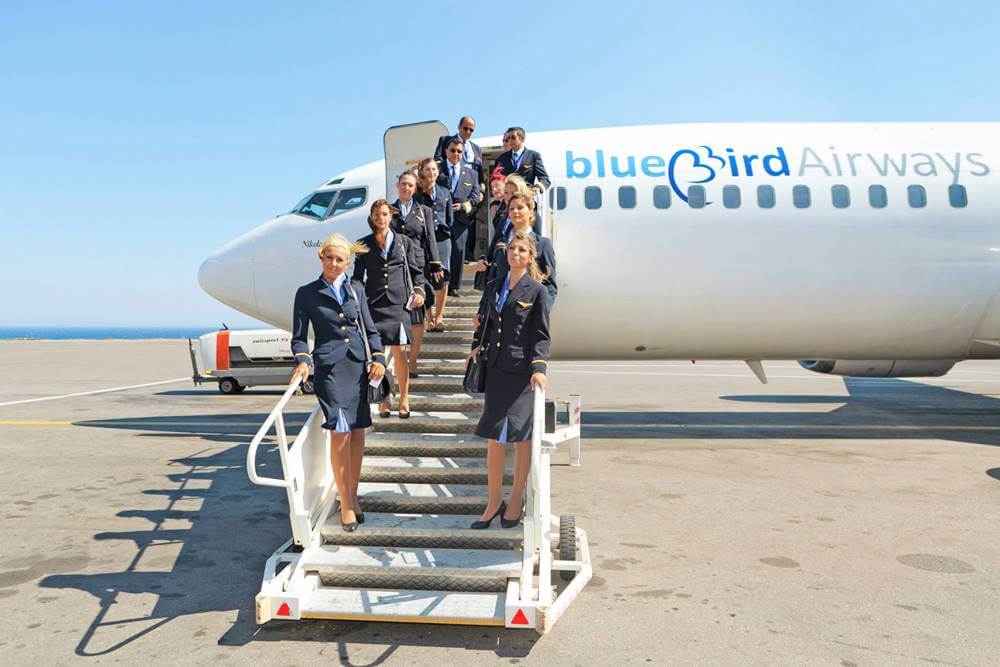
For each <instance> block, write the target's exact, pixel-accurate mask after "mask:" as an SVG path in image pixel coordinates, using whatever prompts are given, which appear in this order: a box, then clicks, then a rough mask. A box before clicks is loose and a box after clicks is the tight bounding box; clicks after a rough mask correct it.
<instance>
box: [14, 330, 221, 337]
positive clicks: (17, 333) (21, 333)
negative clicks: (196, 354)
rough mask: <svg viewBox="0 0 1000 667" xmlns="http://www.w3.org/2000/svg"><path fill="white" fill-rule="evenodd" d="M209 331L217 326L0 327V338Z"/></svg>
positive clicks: (189, 334) (188, 334)
mask: <svg viewBox="0 0 1000 667" xmlns="http://www.w3.org/2000/svg"><path fill="white" fill-rule="evenodd" d="M210 331H218V327H0V340H10V339H12V338H40V339H44V340H69V339H76V338H83V339H90V340H102V339H105V338H125V339H130V340H139V339H143V338H197V337H198V336H200V335H202V334H206V333H208V332H210Z"/></svg>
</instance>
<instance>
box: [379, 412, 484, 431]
mask: <svg viewBox="0 0 1000 667" xmlns="http://www.w3.org/2000/svg"><path fill="white" fill-rule="evenodd" d="M478 423H479V415H475V414H470V415H462V416H461V417H448V418H444V417H416V416H414V417H410V418H409V419H377V420H375V422H374V425H375V432H376V433H473V432H474V431H475V430H476V425H477V424H478Z"/></svg>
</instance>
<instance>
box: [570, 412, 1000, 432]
mask: <svg viewBox="0 0 1000 667" xmlns="http://www.w3.org/2000/svg"><path fill="white" fill-rule="evenodd" d="M622 414H628V413H627V412H624V413H622ZM581 426H583V428H596V429H601V428H617V429H628V428H653V429H655V428H664V429H711V430H716V429H736V428H738V429H744V430H747V431H762V430H774V431H802V430H807V429H808V430H812V431H833V430H839V431H856V430H859V429H864V430H866V431H1000V426H961V425H954V426H949V425H946V424H934V425H928V426H919V425H916V424H911V425H905V426H903V425H896V426H887V425H885V424H801V425H795V424H750V423H748V424H631V423H628V422H622V423H621V424H593V423H587V421H586V420H584V422H583V423H582V424H581Z"/></svg>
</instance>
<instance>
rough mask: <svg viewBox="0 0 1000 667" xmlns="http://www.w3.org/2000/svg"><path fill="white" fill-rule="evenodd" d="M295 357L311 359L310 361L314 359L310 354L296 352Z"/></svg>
mask: <svg viewBox="0 0 1000 667" xmlns="http://www.w3.org/2000/svg"><path fill="white" fill-rule="evenodd" d="M295 356H296V357H309V358H310V359H312V355H311V354H309V353H308V352H296V353H295Z"/></svg>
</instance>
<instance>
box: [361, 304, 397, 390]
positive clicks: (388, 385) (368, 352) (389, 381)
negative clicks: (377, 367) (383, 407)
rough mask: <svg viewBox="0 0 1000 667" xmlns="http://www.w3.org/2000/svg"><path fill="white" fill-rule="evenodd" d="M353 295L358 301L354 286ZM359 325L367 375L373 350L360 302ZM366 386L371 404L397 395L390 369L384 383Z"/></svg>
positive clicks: (366, 384) (383, 379) (386, 371)
mask: <svg viewBox="0 0 1000 667" xmlns="http://www.w3.org/2000/svg"><path fill="white" fill-rule="evenodd" d="M351 294H353V295H354V300H355V301H358V293H357V292H356V291H355V290H354V285H351ZM357 325H358V329H360V330H361V340H362V342H364V344H365V373H367V372H368V371H369V370H370V369H371V367H372V348H371V345H369V344H368V331H367V329H366V328H365V318H364V316H363V315H362V314H361V302H360V301H358V319H357ZM365 386H366V387H368V402H369V403H382V402H383V401H387V400H389V396H392V395H394V394H395V393H396V381H395V380H394V379H393V377H392V373H391V372H390V371H389V369H388V368H386V369H385V375H383V376H382V381H381V382H379V383H378V385H376V386H374V387H373V386H372V383H371V382H366V383H365Z"/></svg>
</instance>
